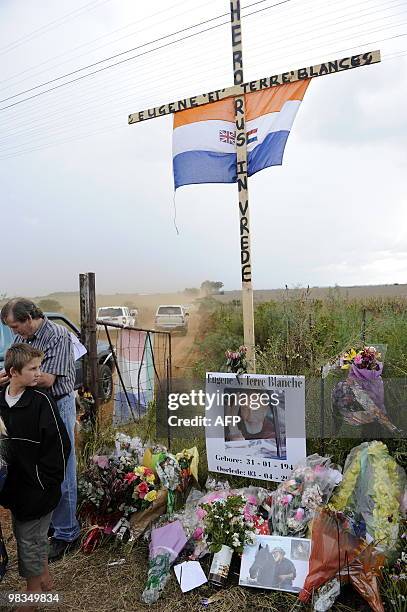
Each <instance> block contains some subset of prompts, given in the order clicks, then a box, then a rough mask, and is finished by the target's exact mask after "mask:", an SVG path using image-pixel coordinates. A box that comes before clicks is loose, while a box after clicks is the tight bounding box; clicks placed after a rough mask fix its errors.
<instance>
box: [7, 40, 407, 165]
mask: <svg viewBox="0 0 407 612" xmlns="http://www.w3.org/2000/svg"><path fill="white" fill-rule="evenodd" d="M400 36H407V33H405V34H401V35H396V36H391V37H388V38H384V39H380V40H375V41H369V42H368V43H366V44H375V43H378V42H385V41H388V40H392V39H394V38H395V37H396V38H397V37H400ZM354 48H356V47H348V48H345V49H337V50H336V51H334V53H340V52H345V51H349V50H351V49H354ZM391 59H397V57H395V58H391ZM303 64H304V65H306V62H305V61H304V62H303ZM120 126H121V124H119V127H120ZM123 127H124V126H123ZM125 127H127V126H125ZM99 133H104V132H103V131H102V132H100V131H98V132H91V133H89V134H87V135H88V136H91V135H93V134H95V135H96V134H99ZM80 138H82V136H81V137H80ZM72 140H75V137H73V138H72V139H69V140H66V141H64V142H70V141H72ZM56 144H59V143H50V144H49V145H46V146H42V145H40V146H39V147H35V148H33V149H28V150H27V149H25V150H24V149H22V150H20V151H14V152H12V148H11V149H7V148H6V149H3V150H0V154H1V153H9V155H8V156H3V157H0V159H8V158H9V157H14V156H18V155H22V154H25V153H30V152H33V151H35V150H42V148H49V147H51V146H54V145H56ZM17 146H18V145H17Z"/></svg>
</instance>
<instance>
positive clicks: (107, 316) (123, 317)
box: [96, 306, 137, 329]
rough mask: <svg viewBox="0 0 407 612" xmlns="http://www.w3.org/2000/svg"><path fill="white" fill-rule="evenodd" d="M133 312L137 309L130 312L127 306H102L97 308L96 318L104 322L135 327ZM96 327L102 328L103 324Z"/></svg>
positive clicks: (135, 320)
mask: <svg viewBox="0 0 407 612" xmlns="http://www.w3.org/2000/svg"><path fill="white" fill-rule="evenodd" d="M135 312H137V311H131V312H130V310H129V309H128V308H127V306H102V308H98V313H97V315H96V318H97V319H100V320H101V321H105V322H106V323H115V324H119V325H125V326H127V327H135V326H136V325H137V316H136V315H135ZM98 329H104V326H103V325H98Z"/></svg>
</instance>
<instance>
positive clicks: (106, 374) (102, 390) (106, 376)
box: [99, 363, 113, 402]
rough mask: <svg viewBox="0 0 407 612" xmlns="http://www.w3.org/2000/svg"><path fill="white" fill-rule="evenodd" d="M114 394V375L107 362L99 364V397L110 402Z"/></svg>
mask: <svg viewBox="0 0 407 612" xmlns="http://www.w3.org/2000/svg"><path fill="white" fill-rule="evenodd" d="M112 395H113V375H112V370H111V369H110V367H109V365H108V364H107V363H103V364H102V365H100V366H99V398H100V399H101V400H102V402H108V401H109V400H110V399H111V397H112Z"/></svg>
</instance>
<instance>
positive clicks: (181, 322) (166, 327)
mask: <svg viewBox="0 0 407 612" xmlns="http://www.w3.org/2000/svg"><path fill="white" fill-rule="evenodd" d="M188 317H189V314H188V312H186V311H185V309H184V307H183V306H181V305H180V304H163V305H161V306H159V307H158V308H157V312H156V314H155V328H156V329H157V330H162V331H169V332H171V331H179V332H181V333H182V334H184V335H186V334H187V333H188Z"/></svg>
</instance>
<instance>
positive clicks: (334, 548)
mask: <svg viewBox="0 0 407 612" xmlns="http://www.w3.org/2000/svg"><path fill="white" fill-rule="evenodd" d="M383 562H384V555H383V554H382V553H380V551H378V550H377V548H375V546H374V545H373V544H367V542H366V541H364V540H362V539H361V538H359V537H358V536H356V535H355V534H354V533H352V531H351V530H350V529H349V521H348V519H347V518H346V517H345V516H344V515H343V514H342V513H337V512H333V511H330V510H328V509H326V508H325V509H323V510H321V511H320V512H318V514H317V515H316V517H315V519H314V522H313V526H312V545H311V556H310V560H309V572H308V576H307V577H306V579H305V583H304V587H303V589H302V591H301V592H300V594H299V599H300V601H302V602H303V603H306V602H308V601H309V600H310V599H311V598H312V596H313V595H315V594H316V597H315V600H314V601H315V604H316V605H315V608H314V609H315V610H320V611H322V610H328V609H329V607H326V605H324V601H325V603H327V604H328V605H329V604H331V603H333V602H334V601H335V598H336V596H337V595H338V594H339V586H340V585H341V584H346V583H348V582H349V583H350V584H351V585H352V586H353V587H354V588H355V589H356V590H357V591H358V592H359V594H360V595H361V596H362V597H363V598H364V599H365V600H366V601H367V602H368V604H369V605H370V607H371V609H372V610H374V612H384V608H383V604H382V601H381V597H380V590H379V584H378V577H379V576H380V574H381V567H382V566H383ZM322 586H324V588H322V589H320V587H322Z"/></svg>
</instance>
